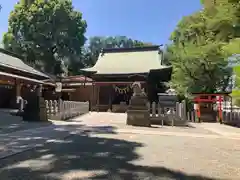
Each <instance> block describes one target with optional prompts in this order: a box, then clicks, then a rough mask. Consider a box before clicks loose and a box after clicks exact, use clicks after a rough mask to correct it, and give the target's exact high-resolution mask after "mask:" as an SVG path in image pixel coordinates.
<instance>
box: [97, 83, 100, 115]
mask: <svg viewBox="0 0 240 180" xmlns="http://www.w3.org/2000/svg"><path fill="white" fill-rule="evenodd" d="M99 94H100V86H99V85H97V112H99Z"/></svg>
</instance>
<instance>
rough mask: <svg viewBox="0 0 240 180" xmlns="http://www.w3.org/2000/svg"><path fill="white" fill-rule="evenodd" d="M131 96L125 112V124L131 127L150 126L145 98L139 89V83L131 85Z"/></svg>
mask: <svg viewBox="0 0 240 180" xmlns="http://www.w3.org/2000/svg"><path fill="white" fill-rule="evenodd" d="M132 88H133V96H132V97H131V99H130V103H129V107H128V110H127V124H128V125H133V126H146V127H149V126H151V123H150V114H149V109H148V107H147V96H146V94H145V93H144V89H141V84H140V82H134V83H133V84H132Z"/></svg>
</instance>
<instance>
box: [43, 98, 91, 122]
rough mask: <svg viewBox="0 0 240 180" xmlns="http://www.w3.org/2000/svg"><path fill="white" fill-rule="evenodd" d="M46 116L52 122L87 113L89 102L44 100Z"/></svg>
mask: <svg viewBox="0 0 240 180" xmlns="http://www.w3.org/2000/svg"><path fill="white" fill-rule="evenodd" d="M45 103H46V109H47V115H48V118H49V119H53V120H67V119H69V118H73V117H76V116H79V115H82V114H85V113H88V112H89V102H77V101H61V100H60V101H57V100H54V101H52V100H45Z"/></svg>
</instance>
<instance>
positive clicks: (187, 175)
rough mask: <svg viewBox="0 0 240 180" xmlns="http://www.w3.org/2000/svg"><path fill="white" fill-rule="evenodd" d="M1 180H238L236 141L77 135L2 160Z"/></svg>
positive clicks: (238, 146) (239, 146)
mask: <svg viewBox="0 0 240 180" xmlns="http://www.w3.org/2000/svg"><path fill="white" fill-rule="evenodd" d="M0 177H1V179H3V180H28V179H29V180H30V179H31V180H35V179H36V180H38V179H39V180H46V179H51V180H70V179H71V180H80V179H119V180H121V179H126V180H131V179H140V180H141V179H143V180H144V179H146V180H150V179H153V180H158V179H163V180H165V179H166V180H188V179H189V180H200V179H203V180H208V179H229V180H230V179H232V180H233V179H236V180H237V179H239V177H240V144H239V141H238V140H227V139H223V140H222V139H209V138H193V137H184V138H183V137H177V136H161V135H142V134H128V133H121V134H104V133H101V134H98V133H93V134H89V133H88V134H86V133H85V134H81V135H73V136H71V137H70V138H69V139H66V140H65V141H62V142H54V143H49V144H46V145H45V146H44V147H39V148H37V149H34V150H30V151H26V152H24V153H21V154H18V155H15V156H12V157H9V158H7V159H3V160H1V163H0Z"/></svg>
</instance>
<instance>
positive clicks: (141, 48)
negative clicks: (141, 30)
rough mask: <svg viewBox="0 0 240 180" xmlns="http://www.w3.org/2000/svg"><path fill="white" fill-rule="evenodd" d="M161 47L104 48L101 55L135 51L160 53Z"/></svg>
mask: <svg viewBox="0 0 240 180" xmlns="http://www.w3.org/2000/svg"><path fill="white" fill-rule="evenodd" d="M160 46H161V45H149V46H147V45H146V46H139V47H131V48H104V49H102V51H101V53H111V52H136V51H160Z"/></svg>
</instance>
